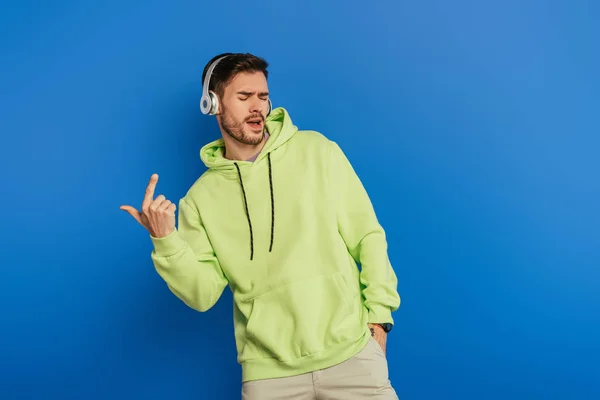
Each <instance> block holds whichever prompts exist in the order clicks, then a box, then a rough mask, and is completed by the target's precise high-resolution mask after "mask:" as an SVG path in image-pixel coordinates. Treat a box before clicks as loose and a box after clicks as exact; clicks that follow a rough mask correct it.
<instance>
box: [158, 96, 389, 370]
mask: <svg viewBox="0 0 600 400" xmlns="http://www.w3.org/2000/svg"><path fill="white" fill-rule="evenodd" d="M266 126H267V129H268V131H269V133H270V137H269V139H268V141H267V143H266V144H265V146H264V148H263V150H262V151H261V152H260V154H259V155H258V157H257V158H256V160H255V161H254V162H250V161H232V160H228V159H226V158H224V156H223V153H224V149H225V148H224V144H223V141H222V139H219V140H216V141H214V142H212V143H209V144H207V145H206V146H204V147H203V148H202V149H201V151H200V157H201V159H202V161H203V162H204V163H205V165H206V166H207V167H208V170H207V171H206V172H205V173H204V174H203V175H202V176H201V177H200V178H199V179H198V180H197V181H196V182H195V183H194V184H193V185H192V187H191V188H190V189H189V191H188V192H187V193H186V195H185V196H184V197H183V198H182V199H181V200H180V201H179V215H178V228H177V230H176V231H174V232H173V233H172V234H170V235H169V236H166V237H163V238H152V241H153V244H154V251H153V252H152V260H153V262H154V265H155V267H156V270H157V272H158V274H159V275H160V276H161V277H162V278H163V279H164V280H165V282H166V283H167V285H168V287H169V289H170V290H171V291H172V292H173V293H174V294H175V295H176V296H177V297H178V298H180V299H181V300H182V301H183V302H184V303H185V304H187V305H188V306H189V307H192V308H193V309H196V310H198V311H206V310H208V309H210V308H211V307H212V306H213V305H214V304H215V303H216V302H217V300H218V299H219V297H220V296H221V294H222V293H223V290H224V288H225V287H226V286H229V287H230V289H231V291H232V293H233V301H234V328H235V341H236V345H237V350H238V361H239V362H240V363H241V365H242V372H243V374H242V377H243V380H244V381H247V380H254V379H261V378H275V377H283V376H290V375H294V374H299V373H303V372H309V371H313V370H316V369H321V368H326V367H328V366H331V365H334V364H337V363H339V362H341V361H344V360H346V359H347V358H349V357H351V356H352V355H354V354H356V353H358V352H359V351H360V350H361V349H362V348H363V347H364V346H365V344H366V343H367V342H368V340H369V337H370V331H369V329H368V327H367V323H384V322H389V323H393V318H392V315H391V313H392V312H393V311H395V310H396V309H397V308H398V307H399V305H400V298H399V296H398V293H397V291H396V287H397V278H396V275H395V273H394V271H393V269H392V267H391V265H390V261H389V259H388V255H387V242H386V237H385V233H384V231H383V229H382V227H381V226H380V224H379V222H378V220H377V217H376V215H375V212H374V210H373V207H372V205H371V202H370V200H369V197H368V196H367V193H366V191H365V189H364V187H363V185H362V184H361V182H360V180H359V178H358V177H357V175H356V174H355V172H354V170H353V168H352V166H351V165H350V163H349V162H348V160H347V158H346V157H345V155H344V153H343V152H342V150H341V149H340V147H339V146H338V145H337V144H336V143H334V142H332V141H330V140H328V139H327V138H326V137H325V136H323V135H322V134H320V133H318V132H315V131H309V130H306V131H300V130H298V129H297V127H296V126H295V125H294V124H293V123H292V121H291V119H290V116H289V114H288V113H287V111H286V110H285V109H283V108H277V109H275V110H273V112H272V113H271V114H270V115H269V117H268V118H267V121H266ZM365 151H368V150H367V149H365ZM238 167H239V172H238ZM240 176H241V179H240ZM246 206H247V208H246ZM357 263H358V265H357ZM359 266H360V268H359ZM206 329H210V330H211V331H212V332H216V333H215V334H218V335H223V334H225V335H227V332H226V329H227V327H226V326H223V327H222V328H221V329H219V330H217V331H215V326H207V328H206ZM198 345H201V344H198Z"/></svg>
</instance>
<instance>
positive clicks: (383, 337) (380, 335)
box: [369, 324, 387, 354]
mask: <svg viewBox="0 0 600 400" xmlns="http://www.w3.org/2000/svg"><path fill="white" fill-rule="evenodd" d="M369 329H370V330H371V335H372V336H373V338H374V339H375V341H377V343H379V346H380V347H381V350H383V354H386V352H385V350H386V344H387V333H386V331H384V330H383V328H382V327H381V326H380V325H377V324H369Z"/></svg>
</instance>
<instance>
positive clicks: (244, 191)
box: [234, 153, 275, 260]
mask: <svg viewBox="0 0 600 400" xmlns="http://www.w3.org/2000/svg"><path fill="white" fill-rule="evenodd" d="M267 160H268V162H269V189H270V191H271V243H270V245H269V253H270V252H271V251H272V250H273V240H274V237H275V196H274V194H273V169H272V166H271V153H267ZM234 164H235V167H236V169H237V172H238V177H239V178H240V186H241V187H242V194H243V196H244V207H245V208H246V218H247V219H248V228H249V230H250V260H253V259H254V233H253V231H252V220H251V219H250V212H249V211H248V198H247V196H246V190H245V189H244V181H243V179H242V172H241V171H240V167H239V165H238V163H234Z"/></svg>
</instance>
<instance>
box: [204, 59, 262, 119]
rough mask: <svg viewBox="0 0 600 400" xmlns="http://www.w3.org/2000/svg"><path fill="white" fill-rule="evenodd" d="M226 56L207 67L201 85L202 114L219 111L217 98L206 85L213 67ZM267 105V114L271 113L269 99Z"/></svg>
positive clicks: (211, 113)
mask: <svg viewBox="0 0 600 400" xmlns="http://www.w3.org/2000/svg"><path fill="white" fill-rule="evenodd" d="M226 57H227V56H223V57H221V58H218V59H216V60H215V61H214V62H213V63H212V64H211V65H210V67H208V71H206V76H205V77H204V85H203V86H202V97H201V98H200V111H202V114H205V115H206V114H208V115H215V114H217V113H218V112H219V98H218V97H217V95H216V94H215V93H214V92H213V91H209V90H208V87H209V85H210V78H211V76H212V73H213V71H214V70H215V67H216V66H217V64H218V63H219V61H221V60H222V59H224V58H226ZM267 100H268V103H269V106H268V109H267V115H269V114H270V113H271V110H272V109H273V104H272V103H271V99H267Z"/></svg>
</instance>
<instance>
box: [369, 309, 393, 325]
mask: <svg viewBox="0 0 600 400" xmlns="http://www.w3.org/2000/svg"><path fill="white" fill-rule="evenodd" d="M368 323H370V324H385V323H389V324H392V325H393V324H394V319H393V318H392V311H391V310H390V308H389V307H386V306H379V305H374V304H371V305H370V306H369V317H368Z"/></svg>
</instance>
